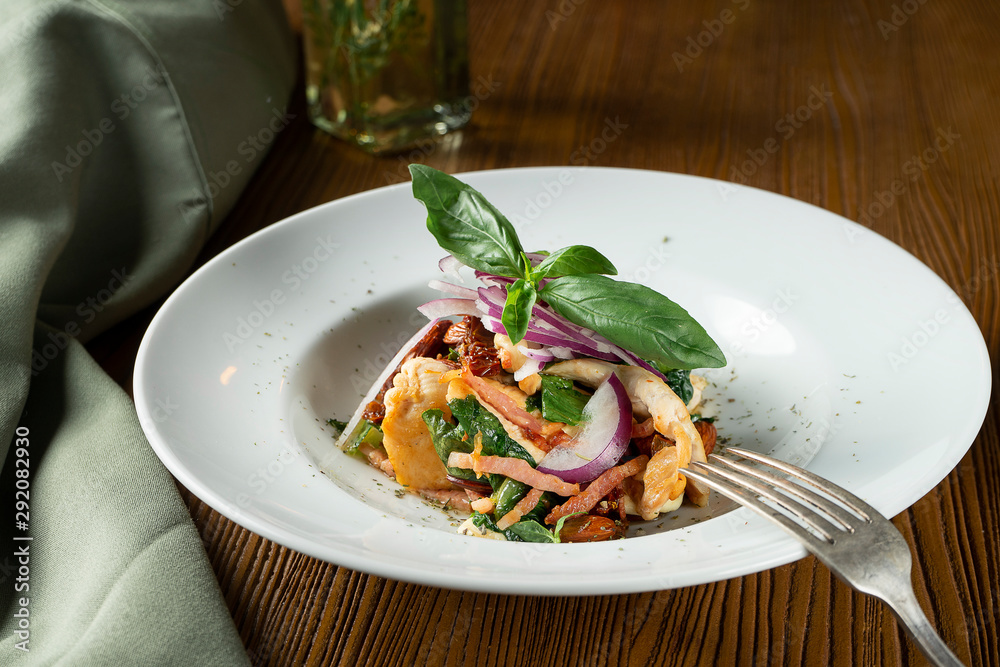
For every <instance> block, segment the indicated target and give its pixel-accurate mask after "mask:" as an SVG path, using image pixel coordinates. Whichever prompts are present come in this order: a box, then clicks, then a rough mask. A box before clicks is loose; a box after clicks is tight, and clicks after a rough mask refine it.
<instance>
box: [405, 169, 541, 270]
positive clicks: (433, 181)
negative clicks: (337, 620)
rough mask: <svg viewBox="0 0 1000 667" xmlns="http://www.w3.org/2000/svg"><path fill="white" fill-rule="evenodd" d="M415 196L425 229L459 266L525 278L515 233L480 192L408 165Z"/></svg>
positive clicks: (439, 174)
mask: <svg viewBox="0 0 1000 667" xmlns="http://www.w3.org/2000/svg"><path fill="white" fill-rule="evenodd" d="M410 174H411V175H412V176H413V196H414V198H416V199H417V200H419V201H421V202H423V204H424V206H426V207H427V229H428V230H430V232H431V234H433V235H434V238H436V239H437V242H438V245H440V246H441V247H442V248H444V249H445V250H447V251H448V252H450V253H451V254H452V255H454V256H455V257H457V258H458V259H459V261H461V262H462V263H463V264H466V265H468V266H471V267H472V268H474V269H479V270H480V271H486V272H487V273H494V274H496V275H499V276H508V277H510V278H521V277H524V268H523V267H522V266H521V254H522V253H523V252H524V251H523V249H522V248H521V242H520V240H518V238H517V232H516V231H515V230H514V227H513V225H511V224H510V222H508V220H507V218H505V217H504V216H503V214H502V213H500V211H498V210H497V209H496V208H495V207H494V206H493V205H492V204H490V203H489V202H488V201H486V198H485V197H483V195H481V194H480V193H479V192H477V191H476V190H474V189H473V188H471V187H469V186H468V185H466V184H465V183H463V182H461V181H460V180H458V179H457V178H455V177H453V176H449V175H448V174H446V173H444V172H442V171H438V170H437V169H432V168H431V167H427V166H424V165H422V164H411V165H410Z"/></svg>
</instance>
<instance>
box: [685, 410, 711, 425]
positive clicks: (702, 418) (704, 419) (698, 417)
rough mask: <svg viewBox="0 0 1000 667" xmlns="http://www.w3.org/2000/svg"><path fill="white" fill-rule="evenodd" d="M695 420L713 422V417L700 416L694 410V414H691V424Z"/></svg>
mask: <svg viewBox="0 0 1000 667" xmlns="http://www.w3.org/2000/svg"><path fill="white" fill-rule="evenodd" d="M695 422H705V423H706V424H714V423H715V417H702V416H701V415H700V414H698V413H697V412H695V413H694V414H692V415H691V423H692V424H693V423H695Z"/></svg>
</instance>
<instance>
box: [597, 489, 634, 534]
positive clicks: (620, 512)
mask: <svg viewBox="0 0 1000 667" xmlns="http://www.w3.org/2000/svg"><path fill="white" fill-rule="evenodd" d="M590 513H591V514H596V515H598V516H608V517H613V518H615V519H616V520H617V521H618V522H621V523H623V524H624V525H625V527H628V519H627V518H626V515H625V489H624V488H623V487H622V485H621V484H619V485H618V486H616V487H615V488H613V489H611V490H610V491H609V492H608V495H606V496H604V497H603V498H602V499H601V501H600V502H599V503H597V505H596V506H595V507H594V509H592V510H591V511H590Z"/></svg>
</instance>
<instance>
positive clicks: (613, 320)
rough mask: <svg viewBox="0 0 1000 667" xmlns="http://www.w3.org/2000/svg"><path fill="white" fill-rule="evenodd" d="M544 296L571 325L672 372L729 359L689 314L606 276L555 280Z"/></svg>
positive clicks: (659, 296)
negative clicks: (588, 330)
mask: <svg viewBox="0 0 1000 667" xmlns="http://www.w3.org/2000/svg"><path fill="white" fill-rule="evenodd" d="M540 296H541V297H542V298H543V299H545V300H546V301H547V302H548V303H549V305H551V306H552V307H553V308H554V309H555V310H556V312H558V313H559V314H560V315H562V316H563V317H565V318H566V319H568V320H569V321H570V322H573V323H575V324H579V325H580V326H583V327H587V328H590V329H593V330H594V331H596V332H598V333H599V334H601V335H602V336H604V337H605V338H607V339H608V340H610V341H611V342H612V343H614V344H615V345H620V346H621V347H623V348H625V349H626V350H629V351H630V352H632V353H634V354H637V355H639V356H640V357H644V358H647V359H652V360H653V361H655V362H657V363H660V364H663V365H665V366H667V367H669V368H675V369H676V368H684V369H692V368H719V367H720V366H725V365H726V357H725V355H723V354H722V350H720V349H719V346H718V345H716V344H715V341H713V340H712V338H711V336H709V335H708V333H707V332H706V331H705V329H703V328H702V326H701V325H700V324H698V323H697V322H696V321H695V320H694V318H692V317H691V316H690V315H689V314H688V312H687V311H686V310H684V309H683V308H681V307H680V306H678V305H677V304H676V303H674V302H673V301H671V300H670V299H668V298H667V297H665V296H663V295H662V294H660V293H659V292H657V291H655V290H651V289H650V288H648V287H646V286H644V285H638V284H636V283H626V282H621V281H617V280H612V279H611V278H606V277H604V276H598V275H591V274H587V275H580V276H566V277H565V278H559V279H558V280H553V281H551V282H549V283H548V284H546V285H545V287H543V288H542V289H541V291H540Z"/></svg>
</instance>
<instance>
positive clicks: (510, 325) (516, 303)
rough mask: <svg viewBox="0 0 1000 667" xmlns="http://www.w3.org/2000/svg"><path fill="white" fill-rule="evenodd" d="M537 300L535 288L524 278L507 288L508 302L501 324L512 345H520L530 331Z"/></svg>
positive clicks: (501, 317) (504, 308) (505, 305)
mask: <svg viewBox="0 0 1000 667" xmlns="http://www.w3.org/2000/svg"><path fill="white" fill-rule="evenodd" d="M537 298H538V294H537V292H535V286H534V285H532V284H531V283H529V282H528V281H526V280H525V279H524V278H518V279H517V280H515V281H514V284H512V285H510V286H509V287H507V302H506V303H505V304H504V307H503V313H502V314H501V316H500V322H501V323H502V324H503V327H504V329H506V330H507V336H508V337H509V338H510V340H511V342H512V343H520V342H521V339H522V338H524V334H525V333H526V332H527V331H528V322H529V321H531V309H532V308H534V307H535V299H537Z"/></svg>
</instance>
